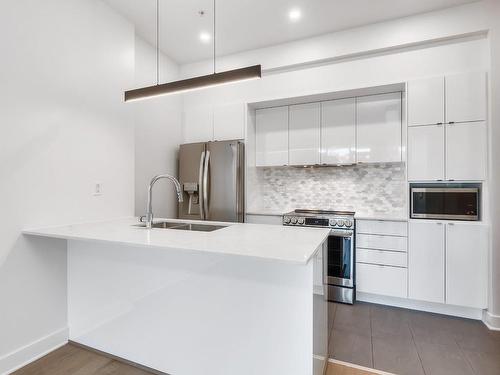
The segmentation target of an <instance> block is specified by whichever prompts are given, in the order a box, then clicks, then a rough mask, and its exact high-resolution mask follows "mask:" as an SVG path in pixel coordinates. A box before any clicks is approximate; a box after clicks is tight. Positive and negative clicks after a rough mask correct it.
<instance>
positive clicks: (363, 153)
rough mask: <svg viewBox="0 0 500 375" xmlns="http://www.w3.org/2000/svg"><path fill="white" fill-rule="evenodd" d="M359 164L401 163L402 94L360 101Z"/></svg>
mask: <svg viewBox="0 0 500 375" xmlns="http://www.w3.org/2000/svg"><path fill="white" fill-rule="evenodd" d="M356 112H357V145H356V148H357V161H358V162H364V163H387V162H400V161H401V160H402V152H401V150H402V145H401V122H402V121H401V93H399V92H398V93H390V94H381V95H370V96H364V97H360V98H357V105H356Z"/></svg>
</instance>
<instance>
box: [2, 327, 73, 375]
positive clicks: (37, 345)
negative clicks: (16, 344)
mask: <svg viewBox="0 0 500 375" xmlns="http://www.w3.org/2000/svg"><path fill="white" fill-rule="evenodd" d="M67 342H68V327H64V328H61V329H60V330H58V331H56V332H53V333H51V334H50V335H47V336H45V337H41V338H39V339H38V340H35V341H33V342H31V343H29V344H27V345H25V346H23V347H21V348H19V349H16V350H14V351H12V352H10V353H7V354H5V355H3V356H1V357H0V374H2V375H7V374H10V373H12V372H14V371H15V370H17V369H20V368H21V367H24V366H26V365H27V364H29V363H31V362H33V361H35V360H37V359H38V358H41V357H43V356H44V355H46V354H48V353H50V352H52V351H54V350H55V349H57V348H59V347H61V346H63V345H65V344H66V343H67Z"/></svg>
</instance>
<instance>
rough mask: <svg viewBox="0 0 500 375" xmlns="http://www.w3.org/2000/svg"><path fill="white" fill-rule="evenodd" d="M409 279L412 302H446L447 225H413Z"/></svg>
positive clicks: (411, 228)
mask: <svg viewBox="0 0 500 375" xmlns="http://www.w3.org/2000/svg"><path fill="white" fill-rule="evenodd" d="M408 242H409V249H408V279H409V283H408V286H409V293H408V296H409V298H411V299H416V300H422V301H429V302H439V303H444V302H445V294H444V291H445V286H444V285H445V273H444V272H445V263H444V262H445V224H443V223H437V222H410V223H409V235H408Z"/></svg>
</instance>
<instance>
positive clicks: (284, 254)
mask: <svg viewBox="0 0 500 375" xmlns="http://www.w3.org/2000/svg"><path fill="white" fill-rule="evenodd" d="M155 221H175V222H186V223H191V222H192V221H185V220H169V219H156V220H155ZM193 223H199V224H203V223H205V224H215V225H217V224H219V225H228V226H227V227H225V228H222V229H219V230H216V231H213V232H196V231H184V230H176V229H159V228H158V229H157V228H153V229H146V228H143V227H142V228H141V227H138V226H135V225H134V224H138V220H137V219H136V218H127V219H117V220H111V221H104V222H93V223H84V224H72V225H64V226H57V227H49V228H38V229H26V230H24V231H23V233H24V234H26V235H32V236H42V237H51V238H61V239H67V240H84V241H98V242H110V243H119V244H124V245H131V246H144V247H157V248H158V247H159V248H165V249H181V250H190V251H195V252H204V253H217V254H228V255H239V256H249V257H255V258H263V259H269V260H276V261H284V262H289V263H295V264H306V263H307V262H308V261H309V260H310V259H311V257H312V256H313V255H314V254H315V252H316V250H317V249H318V247H319V246H320V245H321V243H323V241H325V239H326V238H327V236H328V234H329V232H330V231H329V229H323V228H294V227H285V226H280V225H263V224H246V223H219V222H193Z"/></svg>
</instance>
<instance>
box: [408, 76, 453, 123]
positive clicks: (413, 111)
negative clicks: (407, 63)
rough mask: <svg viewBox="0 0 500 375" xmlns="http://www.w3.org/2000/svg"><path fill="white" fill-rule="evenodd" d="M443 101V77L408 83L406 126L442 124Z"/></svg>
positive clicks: (443, 120)
mask: <svg viewBox="0 0 500 375" xmlns="http://www.w3.org/2000/svg"><path fill="white" fill-rule="evenodd" d="M444 100H445V99H444V77H433V78H426V79H421V80H418V81H411V82H408V126H416V125H435V124H442V123H444V122H445V119H444Z"/></svg>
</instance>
